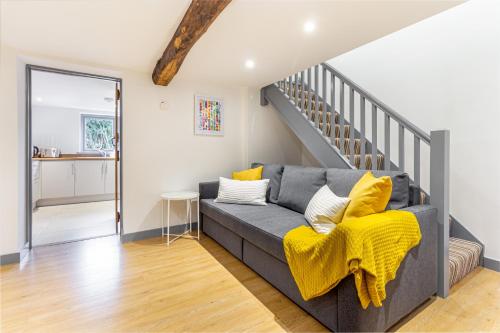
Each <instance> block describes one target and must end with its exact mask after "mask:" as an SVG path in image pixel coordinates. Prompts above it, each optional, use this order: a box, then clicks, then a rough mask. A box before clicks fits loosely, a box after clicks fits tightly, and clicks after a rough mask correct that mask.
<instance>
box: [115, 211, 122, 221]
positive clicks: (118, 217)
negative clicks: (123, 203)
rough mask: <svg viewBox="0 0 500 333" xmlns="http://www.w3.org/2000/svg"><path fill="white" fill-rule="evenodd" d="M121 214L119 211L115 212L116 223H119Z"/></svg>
mask: <svg viewBox="0 0 500 333" xmlns="http://www.w3.org/2000/svg"><path fill="white" fill-rule="evenodd" d="M120 219H121V215H120V212H116V223H120Z"/></svg>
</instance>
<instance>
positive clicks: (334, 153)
mask: <svg viewBox="0 0 500 333" xmlns="http://www.w3.org/2000/svg"><path fill="white" fill-rule="evenodd" d="M261 95H262V97H263V98H264V99H265V100H261V103H262V104H266V101H267V102H270V103H271V105H272V106H273V107H274V108H275V109H276V110H277V111H278V113H279V114H280V116H281V118H282V119H283V120H284V121H285V123H286V124H287V126H288V127H289V128H290V129H291V130H292V132H294V134H295V135H296V136H297V138H299V140H300V142H301V143H302V144H303V145H304V146H305V147H306V148H307V150H309V152H310V153H311V154H312V155H313V156H314V158H316V160H318V162H319V163H320V164H321V166H323V167H325V168H339V169H352V168H353V166H352V165H351V164H350V163H349V160H348V159H347V158H345V157H344V156H343V155H342V154H341V153H340V151H339V149H338V148H337V147H336V146H334V145H332V144H331V143H330V139H329V138H327V137H326V136H324V135H323V133H322V132H321V131H320V130H319V129H317V128H315V127H314V124H313V122H311V121H310V120H308V119H307V118H306V116H305V115H304V114H302V113H300V112H297V108H296V107H295V105H293V103H292V102H291V101H290V100H289V99H288V98H287V97H286V96H285V95H284V94H283V93H282V92H281V91H280V90H279V88H278V87H277V86H276V85H274V84H271V85H269V86H267V87H264V88H262V91H261Z"/></svg>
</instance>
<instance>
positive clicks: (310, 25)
mask: <svg viewBox="0 0 500 333" xmlns="http://www.w3.org/2000/svg"><path fill="white" fill-rule="evenodd" d="M314 30H316V22H314V21H307V22H306V23H304V31H305V32H307V33H311V32H313V31H314Z"/></svg>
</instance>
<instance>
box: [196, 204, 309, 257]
mask: <svg viewBox="0 0 500 333" xmlns="http://www.w3.org/2000/svg"><path fill="white" fill-rule="evenodd" d="M200 211H201V213H203V214H206V215H208V216H209V217H210V218H212V219H213V220H215V221H217V222H219V223H220V224H221V225H222V226H224V227H225V228H227V229H229V230H231V231H233V232H234V233H236V234H237V235H239V236H240V237H242V238H244V239H246V240H248V241H249V242H251V243H253V244H254V245H256V246H258V247H259V248H261V249H262V250H263V251H265V252H267V253H269V254H270V255H272V256H273V257H275V258H277V259H278V260H281V261H282V262H284V263H286V262H287V261H286V257H285V252H284V250H283V237H284V236H285V234H286V233H287V232H288V231H290V230H292V229H294V228H296V227H298V226H301V225H308V224H307V221H306V219H305V218H304V215H302V214H299V213H297V212H294V211H292V210H290V209H287V208H284V207H281V206H278V205H276V204H272V203H269V204H268V205H267V206H249V205H236V204H225V203H217V202H214V200H213V199H203V200H201V203H200Z"/></svg>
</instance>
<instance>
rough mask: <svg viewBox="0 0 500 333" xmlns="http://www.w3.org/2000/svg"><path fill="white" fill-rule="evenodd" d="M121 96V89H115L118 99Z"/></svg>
mask: <svg viewBox="0 0 500 333" xmlns="http://www.w3.org/2000/svg"><path fill="white" fill-rule="evenodd" d="M120 97H121V93H120V89H118V88H116V91H115V98H116V100H117V101H119V100H120Z"/></svg>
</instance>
